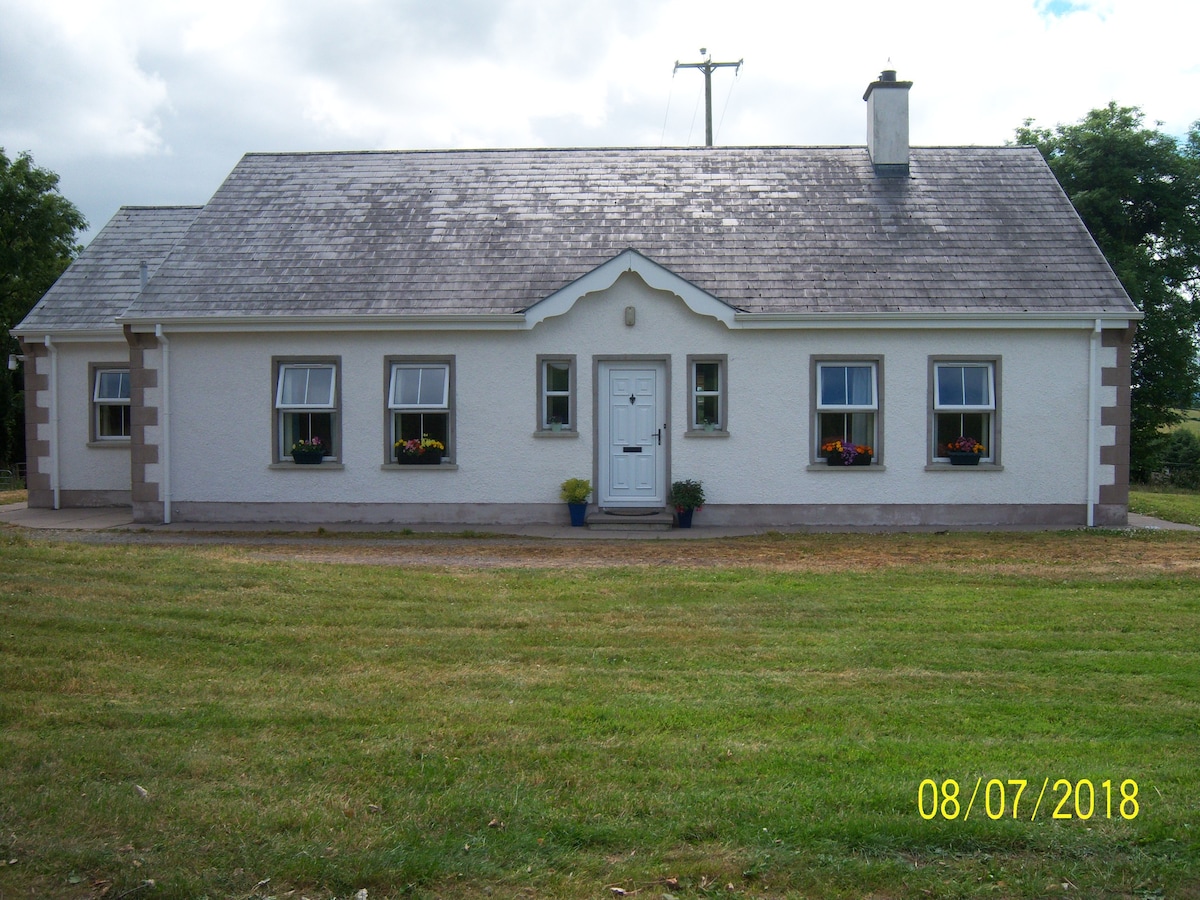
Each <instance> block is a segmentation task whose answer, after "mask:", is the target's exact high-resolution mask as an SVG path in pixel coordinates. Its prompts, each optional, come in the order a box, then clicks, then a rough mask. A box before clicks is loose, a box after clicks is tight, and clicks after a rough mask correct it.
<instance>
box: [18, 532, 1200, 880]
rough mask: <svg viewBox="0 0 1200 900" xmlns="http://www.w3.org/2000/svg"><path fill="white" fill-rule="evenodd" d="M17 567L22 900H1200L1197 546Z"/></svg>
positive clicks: (863, 538)
mask: <svg viewBox="0 0 1200 900" xmlns="http://www.w3.org/2000/svg"><path fill="white" fill-rule="evenodd" d="M456 553H459V554H461V556H462V558H464V559H468V560H472V561H473V565H470V566H467V565H463V566H454V565H449V566H447V565H439V566H432V565H418V564H414V563H413V562H412V560H419V559H422V558H427V556H428V555H436V556H437V557H438V558H445V557H447V556H449V557H453V556H454V554H456ZM317 557H320V558H321V559H322V560H323V561H322V562H314V561H313V560H314V559H315V558H317ZM402 560H408V562H399V561H402ZM618 561H619V562H618ZM0 566H2V567H3V572H4V577H3V580H2V583H0V861H2V862H3V865H0V897H3V898H10V897H14V898H15V897H26V896H38V897H51V898H54V897H64V898H84V897H100V896H106V897H108V898H110V900H111V898H117V897H121V898H137V900H141V898H149V897H154V898H159V897H171V898H176V897H177V898H185V897H187V898H194V897H202V896H207V897H214V898H217V897H220V898H224V897H238V898H266V897H269V896H273V897H280V898H282V897H295V898H300V897H307V898H310V900H324V898H330V897H334V896H337V897H343V898H348V897H352V896H354V895H355V893H356V892H358V891H360V890H363V889H365V890H367V891H368V896H369V897H370V898H371V900H377V898H388V897H419V898H433V897H438V898H482V897H562V898H601V897H612V896H620V895H621V894H624V895H626V896H629V895H637V896H642V897H653V898H663V897H667V896H670V897H675V898H701V897H714V898H715V897H722V898H725V897H729V898H733V897H739V898H740V897H745V898H749V897H764V898H782V897H807V898H863V897H871V898H874V900H885V898H900V897H933V898H959V897H995V898H1034V897H1038V898H1041V897H1047V896H1057V895H1059V894H1065V895H1066V896H1081V897H1112V898H1157V897H1185V898H1186V897H1191V898H1196V897H1200V839H1198V835H1200V813H1198V810H1200V774H1198V772H1197V760H1198V759H1200V646H1198V644H1197V640H1196V635H1197V633H1198V632H1200V590H1198V589H1197V588H1198V580H1200V540H1197V538H1196V536H1195V535H1191V534H1178V533H1176V534H1165V533H1117V532H1112V533H1105V532H1087V533H1084V532H1077V533H1069V534H1067V533H1064V534H1039V535H959V534H951V535H840V536H836V535H824V536H788V537H783V536H777V535H776V536H764V537H761V538H755V539H748V540H741V541H732V540H731V541H712V542H706V541H700V542H691V541H689V542H647V543H641V542H604V543H598V544H595V545H592V544H578V545H576V544H570V545H569V546H568V542H559V543H557V544H554V545H551V546H547V545H538V544H533V545H530V544H529V543H515V542H514V543H513V544H511V545H510V544H509V543H508V542H506V541H504V540H493V541H489V542H484V541H469V540H451V539H443V540H438V541H424V540H420V539H408V538H397V539H395V540H394V541H392V542H377V541H361V540H360V541H357V542H356V541H353V540H342V539H336V538H335V539H328V540H326V541H323V542H322V541H319V540H311V541H308V542H302V543H298V544H295V545H288V544H280V543H267V542H265V541H264V542H263V543H262V544H261V546H259V545H254V544H250V545H237V546H222V545H219V544H201V545H197V546H189V547H166V546H154V545H143V544H139V543H137V542H136V541H133V539H130V542H129V543H97V544H90V543H61V542H54V541H51V540H46V539H42V538H27V537H25V536H23V535H22V534H21V533H19V532H16V531H13V530H8V531H0ZM1022 782H1024V785H1023V786H1022ZM977 786H978V787H977ZM1014 813H1015V816H1014ZM1056 813H1057V814H1058V816H1059V817H1058V818H1056V817H1055V814H1056Z"/></svg>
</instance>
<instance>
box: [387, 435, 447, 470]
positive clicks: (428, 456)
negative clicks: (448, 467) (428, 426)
mask: <svg viewBox="0 0 1200 900" xmlns="http://www.w3.org/2000/svg"><path fill="white" fill-rule="evenodd" d="M395 450H396V462H398V463H400V465H402V466H437V465H441V462H442V454H443V453H445V452H446V445H445V444H443V443H442V442H441V441H439V440H435V439H434V438H431V437H430V436H429V435H427V434H423V435H421V437H420V439H419V440H418V439H417V438H413V439H412V440H411V441H396V443H395Z"/></svg>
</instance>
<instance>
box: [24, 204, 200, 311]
mask: <svg viewBox="0 0 1200 900" xmlns="http://www.w3.org/2000/svg"><path fill="white" fill-rule="evenodd" d="M200 209H201V207H199V206H154V207H148V206H123V207H121V208H120V209H119V210H118V211H117V214H116V215H114V216H113V217H112V218H111V219H110V220H109V221H108V224H106V225H105V226H104V227H103V228H102V229H101V230H100V232H99V233H98V234H97V235H96V236H95V237H94V238H93V239H92V242H91V243H90V244H88V246H87V247H86V248H85V249H84V251H83V252H82V253H81V254H80V255H79V257H78V258H77V259H76V260H75V261H74V262H73V263H71V265H70V266H68V267H67V270H66V271H65V272H64V273H63V274H62V275H61V276H60V277H59V279H58V281H56V282H55V283H54V284H53V286H51V288H50V290H48V291H47V292H46V293H45V294H44V295H43V296H42V299H41V300H39V301H38V302H37V304H36V305H35V306H34V307H33V309H32V310H30V312H29V315H27V316H26V317H25V318H24V320H22V322H21V324H20V325H19V326H17V328H15V329H13V330H14V331H16V332H18V333H23V332H26V331H44V330H55V331H94V330H96V329H107V330H109V331H116V332H118V333H119V332H120V326H118V325H117V324H116V318H117V316H119V315H120V314H121V313H122V312H124V311H125V309H126V308H127V307H128V306H129V304H130V303H131V302H132V301H133V299H134V298H135V297H136V296H137V295H138V293H139V292H140V291H141V287H142V284H141V280H142V276H141V264H142V263H143V262H145V263H146V269H147V274H148V275H150V276H153V275H154V273H155V272H156V271H157V270H158V268H159V266H161V265H162V262H163V260H164V259H166V257H167V253H168V252H169V251H170V249H171V248H172V247H173V246H174V245H175V244H176V242H178V240H179V239H180V238H181V237H183V235H184V234H185V233H186V232H187V229H188V226H190V225H191V224H192V222H194V221H195V219H196V214H197V213H199V212H200Z"/></svg>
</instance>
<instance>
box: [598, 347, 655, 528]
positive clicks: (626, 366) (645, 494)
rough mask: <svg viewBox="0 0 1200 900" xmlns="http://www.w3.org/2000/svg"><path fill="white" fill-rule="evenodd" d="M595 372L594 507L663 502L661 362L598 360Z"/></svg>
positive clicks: (644, 504) (635, 505) (646, 505)
mask: <svg viewBox="0 0 1200 900" xmlns="http://www.w3.org/2000/svg"><path fill="white" fill-rule="evenodd" d="M599 376H600V377H599V379H598V387H599V391H600V395H601V396H600V398H599V400H600V402H599V403H598V404H597V408H598V409H599V410H600V420H599V432H598V437H599V446H598V447H597V451H598V454H597V455H598V458H599V479H598V487H599V491H598V501H599V505H600V506H602V507H604V506H610V507H641V506H645V507H658V506H665V505H666V502H667V493H666V480H667V479H666V469H667V464H666V459H667V454H666V452H665V451H666V448H665V447H664V445H663V441H664V440H665V438H666V433H667V424H666V421H665V416H664V415H663V410H664V409H665V403H664V402H663V400H662V398H661V396H660V395H661V394H662V393H663V386H664V382H665V381H666V364H665V363H661V362H628V363H625V362H602V363H600V369H599Z"/></svg>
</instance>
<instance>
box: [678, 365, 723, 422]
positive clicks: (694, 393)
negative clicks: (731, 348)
mask: <svg viewBox="0 0 1200 900" xmlns="http://www.w3.org/2000/svg"><path fill="white" fill-rule="evenodd" d="M687 365H688V393H689V395H690V396H689V397H688V430H689V432H691V433H693V434H702V433H706V432H720V433H721V434H727V433H728V431H729V421H728V416H729V375H728V372H729V357H727V356H723V355H714V356H701V355H694V356H692V355H689V356H688V359H687ZM701 365H715V366H716V367H717V389H716V390H700V388H699V387H698V383H699V382H698V381H697V378H696V367H697V366H701ZM702 397H716V398H717V421H715V422H713V423H712V428H711V429H709V428H706V427H705V425H704V424H703V423H702V422H700V421H699V419H698V416H697V415H696V411H697V410H696V407H697V401H698V400H700V398H702Z"/></svg>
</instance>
